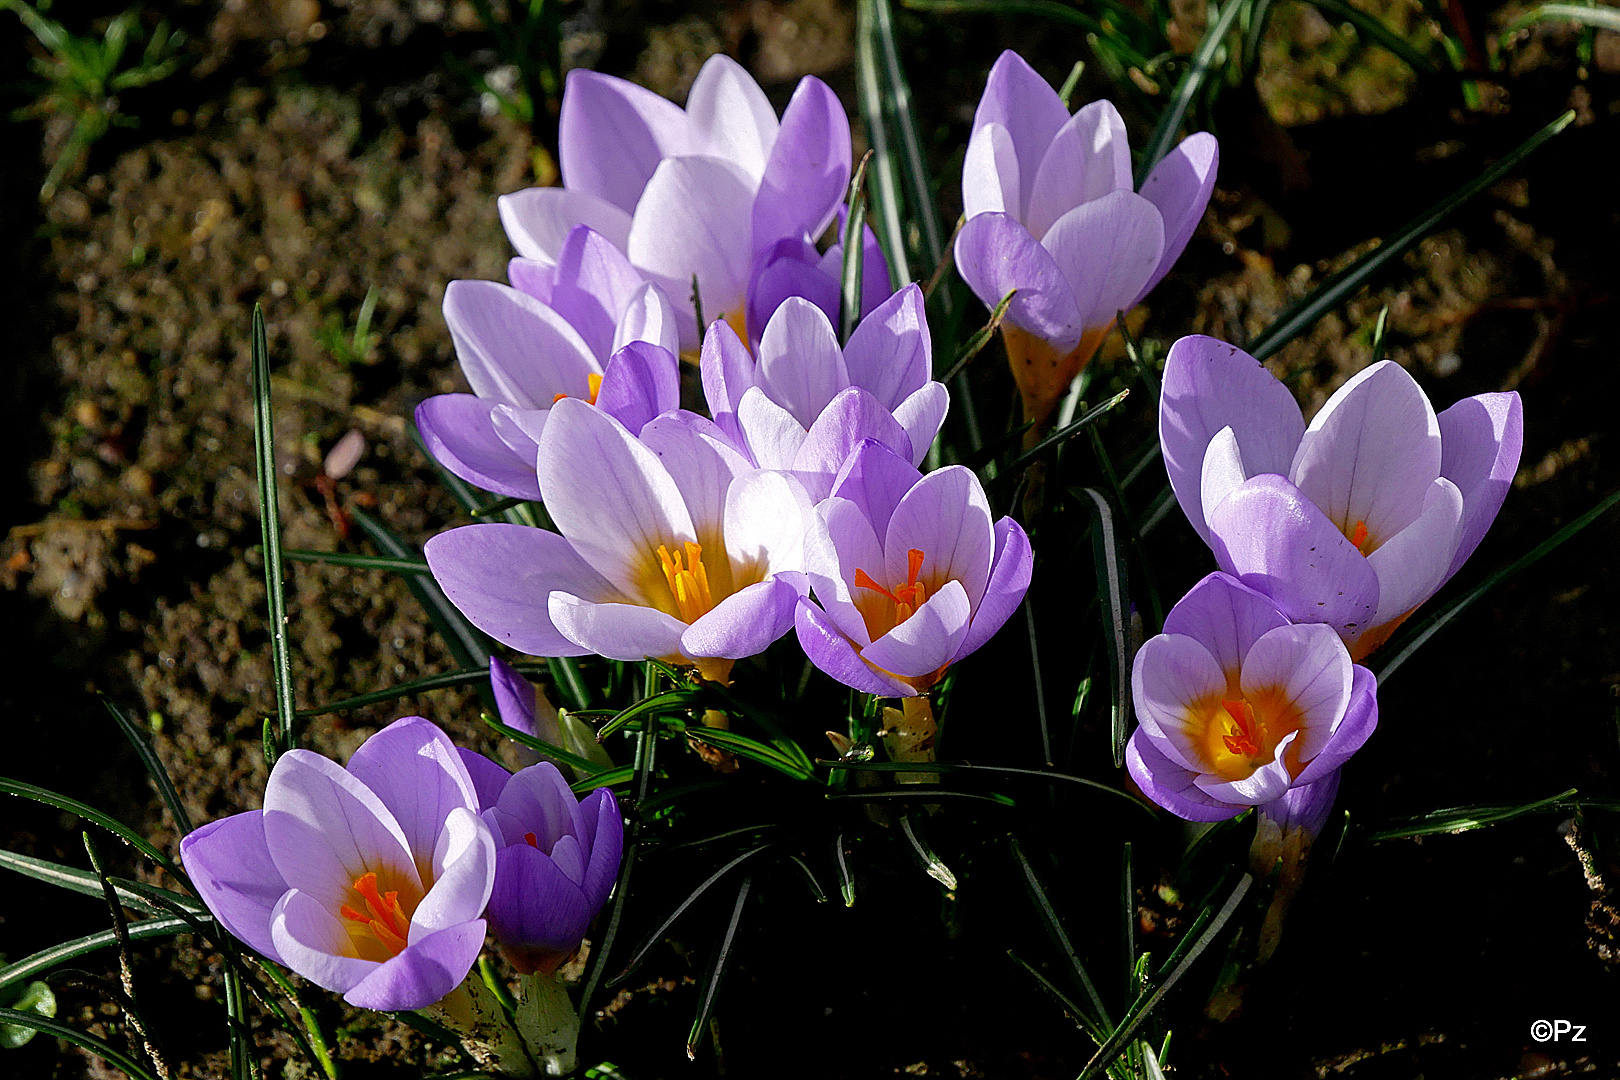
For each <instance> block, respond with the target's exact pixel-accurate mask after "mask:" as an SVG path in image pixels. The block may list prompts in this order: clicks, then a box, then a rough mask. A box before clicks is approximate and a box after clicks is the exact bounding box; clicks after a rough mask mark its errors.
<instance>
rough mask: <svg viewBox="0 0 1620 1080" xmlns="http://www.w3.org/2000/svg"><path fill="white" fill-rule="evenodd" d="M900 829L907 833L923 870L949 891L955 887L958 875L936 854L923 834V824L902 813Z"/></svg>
mask: <svg viewBox="0 0 1620 1080" xmlns="http://www.w3.org/2000/svg"><path fill="white" fill-rule="evenodd" d="M900 831H901V832H902V833H903V834H905V838H906V843H908V844H910V845H911V852H912V854H913V855H915V856H917V861H918V862H919V863H921V864H922V868H923V871H924V872H925V873H926V874H927V875H928V876H929V877H931V878H933V879H934V880H935V881H937V882H939V883H940V884H941V885H942V886H944V888H945V890H946V891H947V892H949V891H951V890H953V889H955V888H956V875H955V874H954V873H952V872H951V868H950V867H948V866H946V865H945V860H943V859H941V858H940V857H939V856H938V855H935V854H934V849H933V848H932V847H930V846H929V844H928V838H927V837H926V836H925V835H924V834H923V830H922V826H920V825H919V824H918V823H917V822H916V821H914V820H912V816H911V815H910V814H901V815H900Z"/></svg>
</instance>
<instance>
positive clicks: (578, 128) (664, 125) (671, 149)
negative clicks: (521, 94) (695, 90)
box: [508, 68, 697, 254]
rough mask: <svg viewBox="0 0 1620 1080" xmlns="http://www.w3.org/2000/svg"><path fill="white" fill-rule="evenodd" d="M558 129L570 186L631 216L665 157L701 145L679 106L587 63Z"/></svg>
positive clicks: (572, 82)
mask: <svg viewBox="0 0 1620 1080" xmlns="http://www.w3.org/2000/svg"><path fill="white" fill-rule="evenodd" d="M557 134H558V138H557V142H558V159H559V160H558V164H559V167H560V169H561V171H562V179H563V183H564V184H566V185H567V189H568V190H571V191H575V192H580V193H582V194H583V193H589V194H590V195H592V196H595V197H596V198H598V199H601V200H603V201H605V202H607V203H609V204H611V205H614V206H616V207H617V208H618V209H620V210H621V211H622V212H623V213H624V214H625V215H626V217H627V218H628V215H629V214H630V213H632V212H634V211H635V208H636V201H637V200H638V199H640V197H641V192H642V189H643V188H645V187H646V186H647V181H648V180H650V179H652V174H653V170H655V169H657V168H658V163H659V162H660V161H661V160H663V158H664V157H666V156H667V155H670V154H688V153H694V152H696V149H697V148H696V146H695V145H694V139H693V134H692V124H691V121H690V120H689V119H688V118H687V116H686V113H685V112H684V111H683V110H682V109H681V108H680V107H679V106H677V105H675V104H674V103H673V102H670V101H667V100H665V99H664V98H662V97H660V96H659V95H657V94H655V93H653V92H652V91H651V90H648V89H645V88H644V87H640V86H637V85H636V84H635V83H632V82H628V81H626V80H624V79H616V78H613V77H612V76H611V75H601V74H598V73H597V72H594V71H587V70H585V69H583V68H576V69H575V70H573V71H570V72H569V73H568V80H567V83H566V84H565V88H564V92H563V101H562V113H561V116H560V117H559V119H558V133H557ZM508 231H509V232H510V229H508ZM616 239H619V240H622V236H621V237H619V238H616ZM525 254H527V253H525Z"/></svg>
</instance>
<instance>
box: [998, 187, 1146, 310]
mask: <svg viewBox="0 0 1620 1080" xmlns="http://www.w3.org/2000/svg"><path fill="white" fill-rule="evenodd" d="M1041 246H1042V247H1044V248H1046V250H1048V251H1050V252H1051V253H1052V261H1053V262H1055V263H1056V264H1057V265H1058V267H1059V269H1061V270H1062V272H1063V276H1064V277H1065V278H1066V279H1067V280H1068V282H1069V288H1070V289H1071V290H1072V291H1073V293H1074V303H1075V309H1076V311H1077V312H1078V313H1079V314H1078V319H1079V322H1080V326H1081V327H1082V328H1083V329H1086V330H1090V329H1093V328H1095V327H1100V326H1107V325H1108V324H1109V323H1110V322H1111V321H1113V319H1114V316H1115V314H1116V313H1117V312H1120V311H1122V310H1124V309H1125V308H1127V307H1129V306H1130V304H1131V302H1132V301H1133V300H1135V299H1136V296H1137V294H1138V293H1140V292H1141V291H1142V286H1143V285H1145V284H1146V283H1147V280H1148V278H1149V277H1151V276H1152V274H1153V271H1154V270H1155V269H1156V268H1157V267H1158V265H1159V257H1160V256H1161V255H1162V254H1163V253H1164V220H1163V219H1162V218H1161V217H1160V216H1159V208H1158V207H1156V206H1154V205H1153V204H1152V203H1150V202H1148V201H1147V200H1146V199H1144V198H1142V196H1140V195H1138V194H1137V193H1136V192H1134V191H1130V190H1125V191H1113V192H1110V193H1109V194H1107V195H1104V196H1102V197H1101V198H1099V199H1093V200H1091V201H1090V202H1088V203H1083V204H1082V205H1080V206H1077V207H1075V208H1074V209H1073V210H1070V211H1069V212H1068V213H1066V214H1064V215H1063V216H1062V217H1060V218H1058V219H1057V221H1055V222H1053V224H1052V227H1051V228H1050V229H1049V230H1047V232H1046V235H1045V236H1043V237H1042V238H1041ZM1014 302H1015V303H1016V301H1014Z"/></svg>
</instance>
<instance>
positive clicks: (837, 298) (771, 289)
mask: <svg viewBox="0 0 1620 1080" xmlns="http://www.w3.org/2000/svg"><path fill="white" fill-rule="evenodd" d="M847 213H848V210H847V208H845V207H839V208H838V217H839V225H838V231H839V235H840V236H841V235H843V218H844V217H845V215H846V214H847ZM864 236H865V241H864V243H863V244H862V245H861V311H860V314H861V317H862V318H865V317H866V316H867V315H869V314H871V313H872V311H873V309H875V308H876V307H877V306H878V305H879V304H881V303H883V301H885V300H887V299H888V298H889V297H891V296H893V295H894V288H893V287H892V286H891V285H890V284H889V262H888V260H887V259H886V258H884V256H883V247H882V245H880V244H879V243H878V238H877V233H875V232H873V231H872V227H871V226H870V225H868V226H866V227H865V229H864ZM843 280H844V246H843V244H842V243H838V244H834V245H833V246H832V247H830V248H828V249H827V250H826V251H825V252H822V251H818V250H817V249H816V245H814V244H812V243H811V242H810V241H808V240H805V239H803V238H802V237H783V238H782V239H781V240H778V241H777V242H776V243H774V244H772V245H771V246H770V247H768V248H766V249H765V250H763V251H761V252H760V253H759V254H758V255H757V256H756V257H755V269H754V273H753V281H752V284H751V285H750V286H749V289H748V323H747V327H748V332H749V334H750V335H752V340H751V341H749V342H748V346H749V348H755V347H757V346H758V345H759V335H760V333H761V332H763V331H764V329H765V324H766V323H768V322H770V319H771V315H772V314H774V313H775V311H776V309H777V308H779V307H781V306H782V301H784V300H786V299H787V298H788V297H790V296H802V297H804V298H805V299H806V300H809V301H810V302H811V303H812V304H814V305H816V307H818V308H820V309H821V311H822V313H823V314H824V315H826V316H827V318H828V319H829V320H836V319H837V318H838V317H839V307H840V305H841V304H842V302H843V299H842V289H843Z"/></svg>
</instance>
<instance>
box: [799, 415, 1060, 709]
mask: <svg viewBox="0 0 1620 1080" xmlns="http://www.w3.org/2000/svg"><path fill="white" fill-rule="evenodd" d="M1033 562H1034V555H1033V553H1032V552H1031V551H1030V547H1029V539H1028V537H1026V536H1025V535H1024V530H1023V529H1021V528H1020V527H1019V525H1018V523H1017V522H1016V521H1013V520H1012V519H1011V518H1008V517H1004V518H1002V519H1000V520H999V521H995V522H992V521H991V518H990V504H989V502H988V500H987V499H986V498H985V495H984V489H983V488H982V487H980V486H979V479H978V477H976V476H974V475H973V472H972V470H970V469H966V468H963V467H962V466H960V465H951V466H947V467H946V468H943V469H939V470H936V471H935V472H931V473H929V474H927V475H926V476H924V475H923V474H921V473H919V472H918V471H917V470H916V468H914V467H913V466H912V464H911V462H909V461H907V460H906V459H905V458H902V457H899V456H897V455H896V454H894V453H893V452H892V451H890V450H889V449H888V448H887V447H885V446H883V445H882V444H880V443H877V442H872V441H868V442H866V443H864V444H862V446H860V447H859V448H858V449H857V450H856V452H855V453H854V454H853V455H851V457H850V458H849V460H848V461H847V462H846V463H845V466H844V468H843V469H842V470H841V471H840V474H839V476H838V478H837V481H836V482H835V484H834V485H833V491H832V495H831V496H830V497H829V498H827V499H825V500H823V501H822V502H821V503H819V504H818V505H817V506H816V511H815V516H814V518H813V519H812V520H811V523H810V529H809V534H808V536H807V537H806V538H805V569H806V572H807V573H808V575H809V578H810V584H811V588H812V589H813V590H814V592H815V598H816V603H811V602H810V601H808V600H806V601H804V602H803V603H801V604H800V605H799V610H798V613H797V615H796V623H795V625H796V627H797V629H798V634H799V644H800V645H802V646H803V647H804V651H805V654H806V655H807V656H809V657H810V659H811V661H812V662H813V663H814V664H815V665H816V666H817V667H819V668H820V669H821V670H822V671H825V672H826V673H827V674H829V675H831V676H832V677H833V678H835V679H837V680H838V681H839V682H842V683H844V684H846V685H848V686H852V687H854V688H855V689H857V690H864V691H866V692H867V693H872V694H882V695H886V696H896V695H897V696H902V697H911V696H914V695H917V694H921V693H924V692H926V691H927V690H928V688H929V687H931V686H933V685H934V684H935V683H936V682H938V681H939V680H940V678H941V677H942V676H943V675H944V673H945V669H946V668H947V667H949V666H950V665H951V664H953V663H955V662H956V661H957V660H960V659H961V658H962V657H964V656H966V655H968V654H969V653H971V652H972V651H973V650H975V649H977V648H978V647H979V646H980V645H983V644H984V643H985V642H986V641H988V640H989V639H990V636H991V635H992V634H994V633H995V632H996V631H997V630H999V629H1000V628H1001V624H1002V623H1004V622H1006V621H1007V619H1008V617H1009V616H1011V615H1012V613H1013V611H1014V610H1015V609H1016V608H1017V607H1018V605H1019V603H1020V602H1021V601H1022V600H1023V599H1024V592H1025V591H1026V590H1027V589H1028V588H1029V578H1030V570H1031V567H1032V565H1033ZM818 604H819V606H817V605H818Z"/></svg>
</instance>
